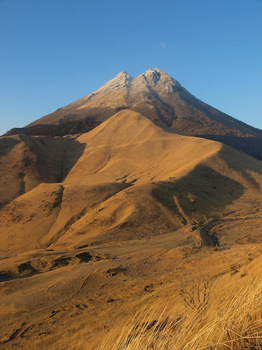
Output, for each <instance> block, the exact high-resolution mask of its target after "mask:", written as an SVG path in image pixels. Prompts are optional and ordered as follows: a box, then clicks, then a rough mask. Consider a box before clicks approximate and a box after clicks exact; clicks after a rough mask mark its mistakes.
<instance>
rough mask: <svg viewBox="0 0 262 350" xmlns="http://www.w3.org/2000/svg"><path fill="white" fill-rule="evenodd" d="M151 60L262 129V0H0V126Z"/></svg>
mask: <svg viewBox="0 0 262 350" xmlns="http://www.w3.org/2000/svg"><path fill="white" fill-rule="evenodd" d="M155 67H158V68H160V69H162V70H164V71H165V72H167V73H168V74H170V75H171V76H173V77H174V78H176V79H177V80H178V81H179V82H180V83H181V84H182V85H183V86H184V87H185V88H186V89H187V90H189V91H190V92H191V93H192V94H193V95H195V96H196V97H198V98H199V99H201V100H203V101H204V102H206V103H208V104H210V105H212V106H214V107H216V108H218V109H220V110H222V111H223V112H225V113H227V114H229V115H231V116H233V117H235V118H237V119H240V120H242V121H244V122H246V123H248V124H251V125H253V126H256V127H258V128H261V129H262V108H261V105H262V98H261V97H262V96H261V95H262V0H247V1H244V0H179V1H177V0H161V1H158V0H150V1H149V0H132V1H129V0H96V1H94V0H93V1H88V0H85V1H84V0H0V134H2V133H4V132H5V131H7V130H8V129H10V128H12V127H21V126H24V125H26V124H28V123H30V122H31V121H33V120H35V119H37V118H40V117H41V116H43V115H45V114H48V113H50V112H53V111H54V110H56V109H57V108H59V107H61V106H64V105H66V104H68V103H70V102H72V101H74V100H76V99H78V98H81V97H83V96H84V95H87V94H89V93H91V92H93V91H94V90H96V89H97V88H98V87H100V86H101V85H102V84H103V83H105V82H106V81H108V80H109V79H111V78H113V77H114V76H115V75H116V74H117V73H119V72H120V71H122V70H124V71H127V72H128V73H129V74H130V75H133V76H136V75H138V74H141V73H143V72H144V71H145V70H147V69H148V68H155Z"/></svg>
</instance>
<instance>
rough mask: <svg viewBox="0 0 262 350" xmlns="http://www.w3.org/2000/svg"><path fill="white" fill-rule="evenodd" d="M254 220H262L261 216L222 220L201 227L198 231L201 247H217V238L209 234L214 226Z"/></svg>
mask: <svg viewBox="0 0 262 350" xmlns="http://www.w3.org/2000/svg"><path fill="white" fill-rule="evenodd" d="M254 219H262V216H252V217H247V218H230V219H224V220H213V221H210V222H208V223H207V224H205V225H204V226H202V227H201V228H200V230H199V234H200V237H201V239H202V245H203V246H208V247H215V246H219V240H218V238H217V237H216V236H215V235H214V234H211V233H210V230H211V229H212V228H213V227H214V226H216V225H220V224H222V223H224V222H230V221H239V220H243V221H245V220H254Z"/></svg>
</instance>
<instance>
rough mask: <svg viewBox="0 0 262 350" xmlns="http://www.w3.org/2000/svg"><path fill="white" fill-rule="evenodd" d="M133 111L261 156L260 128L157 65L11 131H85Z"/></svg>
mask: <svg viewBox="0 0 262 350" xmlns="http://www.w3.org/2000/svg"><path fill="white" fill-rule="evenodd" d="M123 109H129V110H133V111H136V112H139V113H141V114H143V115H144V116H146V117H148V118H150V119H151V120H152V121H153V122H154V123H156V124H158V125H162V126H168V127H171V128H172V129H174V130H179V131H182V132H184V133H186V134H189V135H194V136H201V137H204V138H208V139H212V140H216V141H220V142H223V143H225V144H227V145H230V146H233V147H236V148H238V149H240V150H242V151H244V152H246V153H247V154H250V155H252V156H254V157H256V158H258V159H262V131H261V130H258V129H255V128H253V127H251V126H249V125H247V124H244V123H242V122H240V121H238V120H237V119H234V118H232V117H230V116H228V115H226V114H224V113H222V112H220V111H218V110H217V109H215V108H213V107H211V106H209V105H207V104H205V103H204V102H202V101H200V100H198V99H197V98H196V97H194V96H193V95H191V94H190V93H189V92H188V91H187V90H186V89H185V88H183V87H182V86H181V85H180V83H179V82H178V81H177V80H175V79H174V78H172V77H170V76H169V75H168V74H166V73H164V72H162V71H161V70H159V69H157V68H156V69H149V70H147V71H146V72H145V73H143V74H141V75H139V76H137V77H135V78H133V77H131V76H130V75H129V74H127V73H126V72H121V73H119V74H118V75H117V76H116V77H115V78H114V79H112V80H110V81H109V82H107V83H106V84H104V85H103V86H102V87H101V88H99V89H98V90H97V91H95V92H93V93H91V94H89V95H87V96H85V97H83V98H81V99H79V100H77V101H75V102H73V103H71V104H69V105H67V106H65V107H62V108H59V109H58V110H56V111H55V112H54V113H51V114H49V115H46V116H44V117H42V118H40V119H38V120H36V121H34V122H32V123H31V124H29V125H28V126H26V127H25V128H19V129H17V128H15V129H12V130H10V131H9V132H8V133H7V135H12V134H18V133H25V134H29V135H48V136H58V135H60V136H62V135H67V134H75V133H84V132H88V131H90V130H92V129H93V128H94V127H96V126H97V125H99V124H100V123H101V122H103V121H105V120H106V119H107V118H109V117H110V116H112V115H114V114H115V113H116V112H117V111H119V110H123Z"/></svg>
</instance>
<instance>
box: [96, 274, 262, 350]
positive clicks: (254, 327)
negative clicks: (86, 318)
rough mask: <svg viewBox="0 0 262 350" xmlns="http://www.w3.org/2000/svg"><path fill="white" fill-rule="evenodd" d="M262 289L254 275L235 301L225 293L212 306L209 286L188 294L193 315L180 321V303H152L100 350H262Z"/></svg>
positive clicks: (116, 332)
mask: <svg viewBox="0 0 262 350" xmlns="http://www.w3.org/2000/svg"><path fill="white" fill-rule="evenodd" d="M201 289H202V295H200V294H201V293H200V290H201ZM261 291H262V280H261V278H258V277H256V278H254V277H251V278H249V279H247V281H246V283H245V286H244V287H243V288H241V289H240V290H239V291H238V292H237V293H236V294H235V295H234V296H233V297H231V296H230V297H226V296H225V295H224V298H223V299H222V298H221V295H220V299H219V300H217V302H216V303H214V302H213V303H211V304H209V303H208V302H207V299H208V293H209V292H210V290H209V289H208V286H207V285H206V283H204V285H203V286H202V288H199V289H198V292H196V295H195V296H193V295H191V294H190V293H189V292H187V295H186V300H187V302H188V306H189V309H191V311H188V312H187V313H186V315H184V316H180V317H177V313H176V308H177V305H176V303H175V301H174V300H173V301H172V300H169V302H168V304H166V305H165V306H164V305H162V306H160V305H158V306H157V307H156V305H151V306H149V307H148V308H145V309H143V310H141V311H140V312H139V313H138V314H137V315H136V316H135V317H134V318H133V319H132V321H131V322H130V323H128V324H126V325H125V326H124V327H123V328H122V330H121V331H120V332H119V329H116V328H115V329H114V331H112V332H111V334H110V335H109V337H108V338H107V339H106V340H105V341H104V342H103V343H102V345H101V347H100V349H101V350H102V349H103V350H109V349H110V350H112V349H117V350H140V349H152V350H153V349H154V350H160V349H161V350H162V349H166V350H169V349H170V350H171V349H191V350H193V349H206V350H214V349H234V350H238V349H239V350H240V349H252V350H255V349H261V348H262V294H261ZM197 294H198V295H197ZM217 295H219V293H217ZM195 297H196V299H198V305H196V300H195ZM161 310H162V311H161ZM117 334H118V336H117Z"/></svg>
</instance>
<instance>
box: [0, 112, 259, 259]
mask: <svg viewBox="0 0 262 350" xmlns="http://www.w3.org/2000/svg"><path fill="white" fill-rule="evenodd" d="M13 138H14V136H11V137H6V138H5V139H6V140H11V141H10V142H13V141H12V140H13ZM26 138H27V139H28V141H27V143H30V144H32V145H36V146H35V147H32V149H33V150H32V152H33V153H34V154H36V153H37V152H39V151H38V148H37V147H38V143H39V142H40V141H41V140H42V138H41V137H30V136H26ZM51 140H53V142H54V144H52V148H53V149H57V150H59V148H58V147H57V145H58V144H59V143H62V144H63V143H64V142H66V156H64V153H63V152H61V150H60V156H58V155H57V156H56V157H57V158H56V159H55V160H54V163H53V164H57V165H58V168H57V169H58V170H60V169H61V160H62V159H63V161H64V163H63V167H64V169H66V171H65V172H64V173H63V177H61V174H60V173H59V172H58V173H59V177H57V178H55V176H53V178H52V179H51V177H50V173H49V167H48V166H47V167H45V168H46V172H45V171H44V169H42V171H41V174H42V176H43V179H46V180H42V182H43V181H45V182H51V181H52V182H53V183H52V184H48V183H42V184H39V185H37V182H36V183H35V186H36V185H37V186H36V187H34V188H32V189H30V187H28V188H27V187H26V189H25V193H24V194H22V195H20V196H19V197H18V198H16V199H14V200H13V201H11V202H10V203H9V204H7V205H5V206H4V207H3V208H2V209H1V212H0V214H1V223H0V230H1V238H0V240H1V250H2V253H1V254H3V255H5V254H10V252H11V251H13V252H19V251H24V250H29V249H37V248H40V247H43V248H44V247H59V246H60V247H64V248H65V247H72V246H73V247H79V246H83V245H87V244H88V245H89V244H98V243H101V242H111V241H119V240H120V241H123V240H129V239H134V238H142V237H145V236H152V235H158V234H164V233H167V232H172V231H176V230H178V229H179V228H180V229H181V228H183V230H186V231H187V232H189V231H190V230H191V229H192V228H193V227H194V226H196V225H200V223H201V222H205V221H207V220H209V219H208V218H216V217H221V216H223V215H225V214H226V213H228V212H231V211H234V212H235V215H239V213H242V214H243V213H244V215H250V213H252V212H253V211H254V210H255V209H254V208H255V207H254V202H253V198H254V196H256V203H260V201H261V184H262V166H261V162H260V161H258V160H256V159H254V158H252V157H249V156H248V155H246V154H244V153H240V152H238V151H236V150H235V149H233V148H230V147H227V146H225V145H223V144H221V143H218V142H214V141H210V140H206V139H202V138H196V137H190V136H186V135H183V134H181V133H177V132H175V131H174V130H173V129H171V128H166V127H164V128H163V127H160V126H157V125H155V124H154V123H152V121H151V120H150V119H148V118H146V117H144V116H143V115H141V114H139V113H137V112H133V111H129V110H123V111H120V112H118V113H117V114H115V115H113V116H112V117H110V118H109V119H108V120H106V121H105V122H103V123H102V124H101V125H99V126H98V127H96V128H95V129H93V130H92V131H90V132H89V133H86V134H82V135H80V136H78V137H77V138H76V139H70V138H59V137H57V138H54V139H52V138H51ZM8 142H9V141H8ZM49 146H50V147H51V143H50V144H49ZM36 150H37V151H36ZM5 156H6V157H8V155H5ZM9 156H10V157H11V153H10V154H9ZM47 159H48V157H47ZM6 162H8V158H6ZM46 162H47V161H46ZM35 164H36V163H34V162H32V163H31V164H30V165H29V168H28V170H27V171H28V173H30V171H33V170H34V169H36V166H35ZM46 164H47V163H46ZM54 169H56V168H55V167H54ZM58 170H57V171H58ZM34 171H35V170H34ZM14 176H15V174H14ZM16 176H17V178H18V179H17V181H19V174H17V175H16ZM2 181H3V180H2ZM12 181H14V180H12ZM38 183H39V180H38ZM10 188H11V186H10ZM7 189H8V188H7ZM11 192H12V191H11ZM19 194H21V193H17V195H19ZM12 196H13V192H12ZM10 198H11V195H10ZM257 205H258V204H257ZM39 222H41V225H40V226H39ZM192 237H193V236H192ZM192 239H196V237H195V238H192ZM28 242H30V244H29V243H28Z"/></svg>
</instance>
